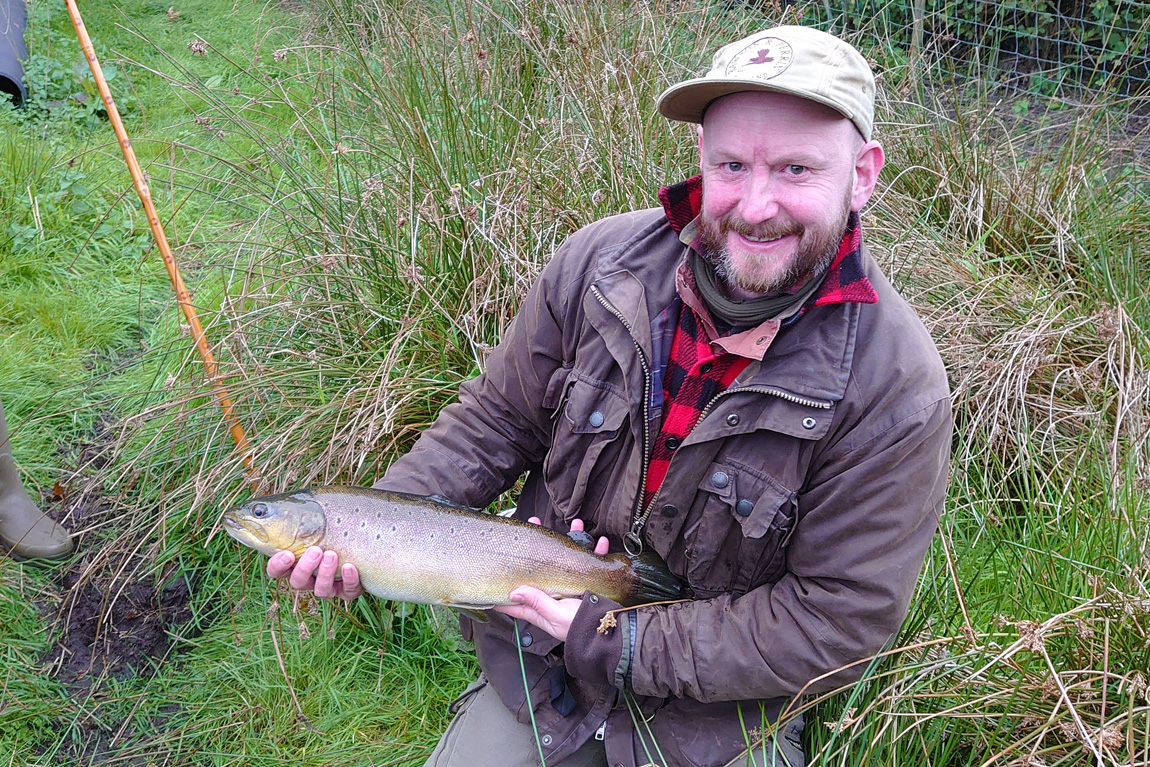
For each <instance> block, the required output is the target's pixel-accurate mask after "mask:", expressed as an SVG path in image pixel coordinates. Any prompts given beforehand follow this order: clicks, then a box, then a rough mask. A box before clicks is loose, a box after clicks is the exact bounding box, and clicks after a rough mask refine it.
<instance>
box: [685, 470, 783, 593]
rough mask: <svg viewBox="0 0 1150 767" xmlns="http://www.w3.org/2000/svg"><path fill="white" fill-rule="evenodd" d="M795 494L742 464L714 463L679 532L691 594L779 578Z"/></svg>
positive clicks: (751, 585)
mask: <svg viewBox="0 0 1150 767" xmlns="http://www.w3.org/2000/svg"><path fill="white" fill-rule="evenodd" d="M797 509H798V506H797V494H796V493H795V492H794V491H793V490H789V489H787V488H786V487H783V486H782V485H781V484H779V483H778V482H777V481H776V480H774V479H772V478H771V477H769V476H767V475H764V474H761V473H760V472H756V471H753V470H752V469H749V468H748V467H745V466H739V465H734V464H728V463H713V464H711V466H710V469H709V470H708V471H707V473H706V474H705V475H704V477H703V479H702V481H701V482H699V486H698V493H697V495H696V496H695V503H694V504H693V507H692V509H691V518H690V519H689V521H688V525H687V527H686V529H685V531H684V540H685V544H686V552H687V580H688V581H689V583H690V584H691V586H692V588H694V589H695V592H696V594H697V595H698V594H702V595H707V596H713V595H715V594H720V593H734V594H736V595H738V594H744V593H746V592H747V591H750V590H751V589H753V588H755V587H757V586H761V585H763V584H765V583H773V582H775V581H777V580H779V578H781V577H782V574H783V571H784V569H785V564H786V562H785V560H786V556H785V547H786V545H787V543H788V542H789V541H790V537H791V534H792V533H793V532H794V529H795V520H796V516H797Z"/></svg>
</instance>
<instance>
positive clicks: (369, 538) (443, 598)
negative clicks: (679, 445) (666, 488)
mask: <svg viewBox="0 0 1150 767" xmlns="http://www.w3.org/2000/svg"><path fill="white" fill-rule="evenodd" d="M317 498H319V499H320V502H321V503H323V504H324V505H325V507H326V508H325V513H326V515H327V518H328V530H327V534H326V535H325V536H324V538H323V539H322V541H321V542H319V544H318V545H320V546H322V547H323V548H330V549H333V550H335V551H337V552H338V553H339V554H340V559H341V560H342V561H350V562H355V563H357V564H356V567H357V568H358V569H359V574H360V580H361V582H362V583H363V586H364V588H365V589H367V590H368V591H370V592H371V593H373V594H376V595H377V596H384V597H386V598H388V599H396V600H399V601H404V602H422V603H428V604H472V605H474V604H477V603H476V602H472V601H469V600H471V599H474V598H475V597H476V596H482V597H483V598H482V599H481V600H480V601H479V603H480V604H484V605H487V604H509V600H508V599H507V595H508V594H509V593H510V592H511V591H512V589H514V588H515V587H516V586H520V585H528V586H535V587H537V588H540V589H542V590H544V591H546V592H548V593H550V594H552V595H553V596H560V595H563V596H577V595H579V594H582V593H583V590H584V589H585V588H586V587H587V586H586V584H587V579H586V573H587V572H588V571H589V570H591V569H592V568H594V569H601V568H603V565H604V564H606V562H604V561H602V560H600V559H599V558H598V557H596V556H595V555H594V554H592V553H590V552H586V551H584V550H582V549H580V548H578V547H577V545H576V544H574V543H572V542H571V541H570V540H569V539H567V538H566V536H560V535H539V533H547V532H550V531H546V530H543V529H530V528H529V529H526V530H524V529H521V526H520V525H512V524H499V525H493V524H492V521H493V518H492V517H490V516H487V515H480V514H476V513H474V512H469V511H458V510H455V509H452V508H450V507H442V508H436V507H428V506H427V505H425V504H421V505H419V506H415V505H413V504H412V503H410V502H405V500H404V499H395V500H392V499H381V500H375V499H367V502H366V503H362V502H359V501H360V499H358V498H356V497H355V496H354V495H352V494H347V497H343V496H342V495H341V494H338V493H330V494H317ZM421 500H422V499H421ZM480 551H482V552H484V555H485V557H486V558H487V559H488V560H489V561H496V562H498V563H499V564H500V566H499V567H498V568H497V569H493V568H485V569H484V572H483V573H482V574H481V573H479V572H478V571H477V566H476V560H475V554H476V552H480ZM609 562H610V563H611V564H612V565H614V566H613V567H611V568H609V569H611V570H619V571H621V570H624V569H625V567H624V564H623V563H622V562H616V561H614V560H609ZM461 581H462V582H463V585H464V586H465V587H466V591H467V594H466V597H467V599H462V598H461V596H462V595H461V594H460V593H458V592H459V591H460V583H461ZM607 596H614V595H607Z"/></svg>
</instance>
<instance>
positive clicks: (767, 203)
mask: <svg viewBox="0 0 1150 767" xmlns="http://www.w3.org/2000/svg"><path fill="white" fill-rule="evenodd" d="M739 213H740V215H741V216H742V218H743V220H744V221H746V222H747V223H748V224H758V223H761V222H763V221H770V220H771V219H773V218H775V217H776V216H777V215H778V214H779V201H778V188H777V186H776V184H775V181H774V179H772V178H771V174H770V173H752V174H751V175H750V177H749V178H748V179H747V184H746V187H745V188H744V190H743V199H742V201H741V203H740V205H739Z"/></svg>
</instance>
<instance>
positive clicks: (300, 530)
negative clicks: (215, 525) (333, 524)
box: [223, 490, 327, 557]
mask: <svg viewBox="0 0 1150 767" xmlns="http://www.w3.org/2000/svg"><path fill="white" fill-rule="evenodd" d="M223 525H224V530H226V531H227V532H228V534H229V535H231V536H232V537H233V538H235V539H236V540H238V541H239V542H240V543H242V544H244V545H245V546H250V547H251V548H253V549H255V550H256V551H259V552H262V553H264V554H266V555H268V556H271V555H272V554H274V553H276V552H277V551H280V550H281V549H286V550H288V551H290V552H292V553H293V554H295V555H296V557H299V555H300V554H302V553H303V552H304V550H305V549H307V548H308V547H309V546H314V545H316V544H318V543H319V542H320V541H321V540H323V536H324V532H325V530H326V527H327V521H326V519H325V518H324V514H323V506H321V505H320V503H319V501H317V500H316V499H315V497H314V496H313V495H312V494H311V493H310V492H308V491H307V490H304V491H301V492H298V493H284V494H283V495H265V496H262V497H259V498H252V499H251V500H249V501H247V502H246V503H242V504H240V505H239V506H237V507H235V508H234V509H229V510H228V511H225V512H224V516H223Z"/></svg>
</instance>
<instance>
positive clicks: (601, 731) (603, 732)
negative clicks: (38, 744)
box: [595, 719, 607, 741]
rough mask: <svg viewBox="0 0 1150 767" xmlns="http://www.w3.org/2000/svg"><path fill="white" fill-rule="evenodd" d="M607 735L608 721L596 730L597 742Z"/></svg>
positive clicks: (604, 721)
mask: <svg viewBox="0 0 1150 767" xmlns="http://www.w3.org/2000/svg"><path fill="white" fill-rule="evenodd" d="M606 734H607V720H606V719H604V720H603V724H601V725H599V729H598V730H595V740H600V741H601V740H603V738H604V737H606Z"/></svg>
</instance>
